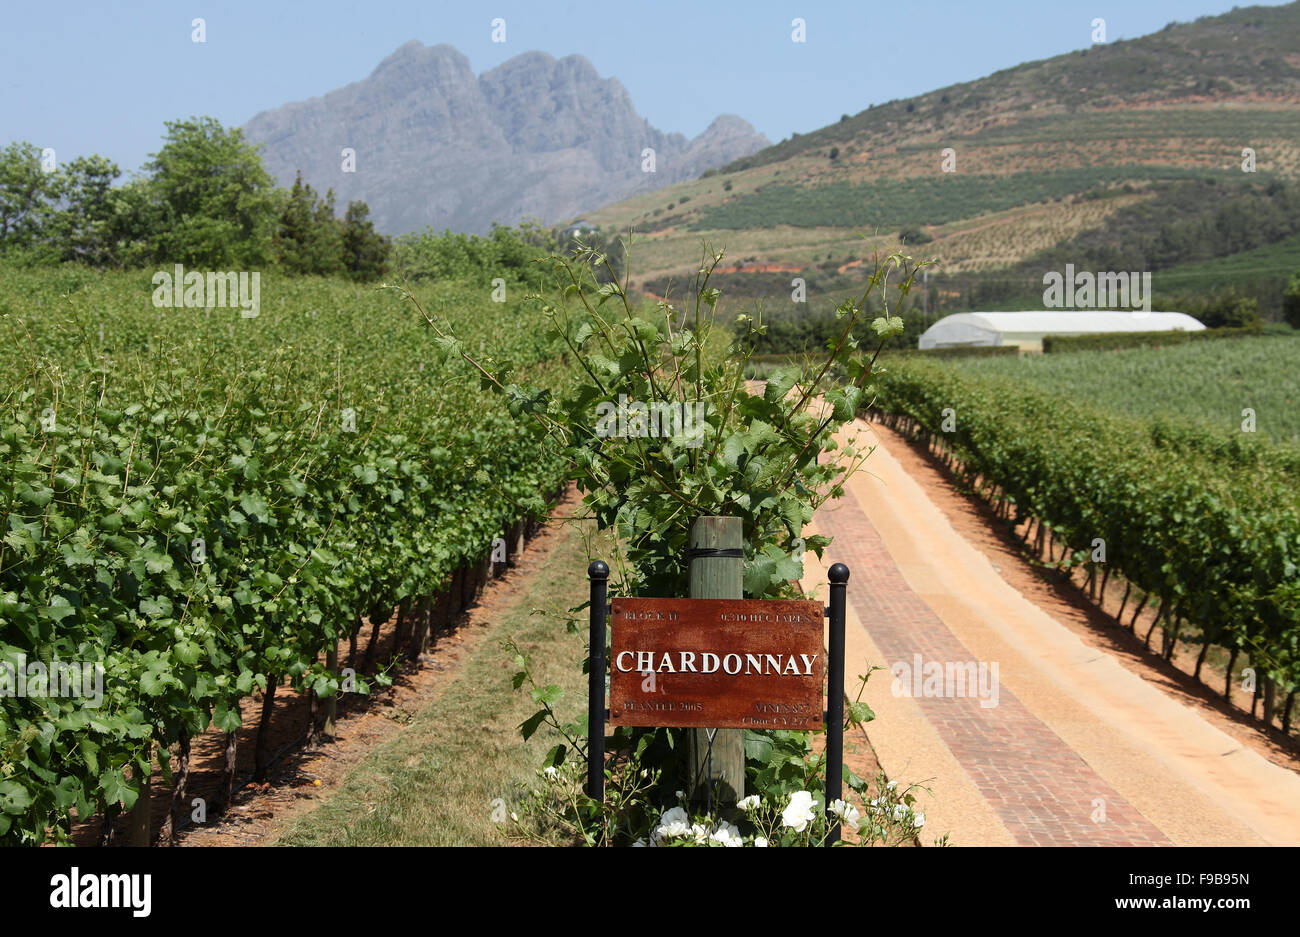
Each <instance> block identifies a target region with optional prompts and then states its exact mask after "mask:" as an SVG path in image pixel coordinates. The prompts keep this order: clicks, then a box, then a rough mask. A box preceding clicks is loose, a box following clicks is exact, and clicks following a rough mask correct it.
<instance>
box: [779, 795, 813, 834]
mask: <svg viewBox="0 0 1300 937" xmlns="http://www.w3.org/2000/svg"><path fill="white" fill-rule="evenodd" d="M812 807H813V796H812V794H809V793H808V792H807V791H795V792H794V793H793V794H792V795H790V805H789V806H788V807H786V808H785V810H784V811H782V813H781V822H782V823H783V824H784V825H785V826H788V827H789V828H790V829H792V830H794V831H795V832H796V833H802V832H803V831H804V830H806V829H808V824H809V823H811V822H812V821H813V819H814V816H813V809H812Z"/></svg>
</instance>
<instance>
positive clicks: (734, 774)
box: [686, 517, 745, 804]
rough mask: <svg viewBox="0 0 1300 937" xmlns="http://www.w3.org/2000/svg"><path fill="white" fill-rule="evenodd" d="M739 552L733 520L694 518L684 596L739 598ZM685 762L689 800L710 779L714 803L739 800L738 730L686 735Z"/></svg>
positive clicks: (741, 749) (740, 537) (741, 739)
mask: <svg viewBox="0 0 1300 937" xmlns="http://www.w3.org/2000/svg"><path fill="white" fill-rule="evenodd" d="M743 548H744V530H743V527H742V522H741V519H740V518H739V517H697V518H695V519H694V520H693V521H691V532H690V550H691V553H690V580H691V588H690V592H691V594H690V597H691V598H692V599H743V598H744V597H745V592H744V563H745V560H744V555H743ZM701 554H703V555H701ZM728 554H730V555H728ZM710 731H716V733H717V734H716V735H714V737H713V750H712V753H710V751H709V737H708V733H709V732H710ZM686 763H687V766H688V768H689V770H690V794H691V797H692V798H695V799H700V800H702V799H704V795H705V779H706V778H710V779H712V782H713V800H714V802H715V803H732V804H734V803H735V802H736V801H737V800H739V799H740V798H742V797H744V796H745V731H744V730H743V729H717V730H707V729H692V730H690V731H689V732H688V736H687V762H686ZM710 768H711V769H712V772H711V773H710Z"/></svg>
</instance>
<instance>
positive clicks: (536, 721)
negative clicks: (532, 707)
mask: <svg viewBox="0 0 1300 937" xmlns="http://www.w3.org/2000/svg"><path fill="white" fill-rule="evenodd" d="M545 721H546V710H545V709H539V710H538V711H537V712H535V713H533V714H532V715H531V716H529V717H528V718H527V719H525V720H524V721H523V722H521V723H520V724H519V734H520V735H522V736H523V737H524V741H525V742H527V741H528V740H529V739H530V738H532V737H533V733H534V732H536V731H537V729H538V727H539V726H541V724H542V723H543V722H545Z"/></svg>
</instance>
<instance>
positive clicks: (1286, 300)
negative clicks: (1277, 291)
mask: <svg viewBox="0 0 1300 937" xmlns="http://www.w3.org/2000/svg"><path fill="white" fill-rule="evenodd" d="M1282 318H1283V319H1285V320H1286V323H1287V324H1288V325H1290V326H1291V328H1293V329H1300V270H1297V271H1296V273H1295V275H1294V276H1292V277H1291V282H1290V283H1288V284H1287V285H1286V292H1285V293H1283V294H1282Z"/></svg>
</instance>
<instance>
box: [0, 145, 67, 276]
mask: <svg viewBox="0 0 1300 937" xmlns="http://www.w3.org/2000/svg"><path fill="white" fill-rule="evenodd" d="M59 184H60V180H59V176H58V175H57V174H56V173H53V172H46V171H45V170H44V169H43V168H42V167H41V151H40V150H39V149H37V148H36V146H35V145H34V144H31V143H11V144H9V145H8V146H7V147H5V148H4V149H3V150H0V251H5V252H11V251H13V250H15V249H18V250H29V249H31V248H34V247H37V246H38V245H39V244H40V242H41V241H42V240H44V238H45V237H46V236H47V235H48V227H47V226H48V224H49V221H50V218H51V216H52V215H53V213H54V208H55V202H56V201H57V199H58V195H59Z"/></svg>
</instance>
